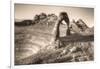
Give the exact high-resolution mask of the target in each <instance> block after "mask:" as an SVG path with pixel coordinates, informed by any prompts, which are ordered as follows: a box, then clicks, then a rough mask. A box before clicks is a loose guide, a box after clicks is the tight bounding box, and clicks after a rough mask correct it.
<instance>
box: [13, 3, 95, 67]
mask: <svg viewBox="0 0 100 69" xmlns="http://www.w3.org/2000/svg"><path fill="white" fill-rule="evenodd" d="M93 60H94V8H92V7H74V6H58V5H57V6H56V5H38V4H23V3H15V4H14V64H15V65H34V64H51V63H73V62H87V61H93Z"/></svg>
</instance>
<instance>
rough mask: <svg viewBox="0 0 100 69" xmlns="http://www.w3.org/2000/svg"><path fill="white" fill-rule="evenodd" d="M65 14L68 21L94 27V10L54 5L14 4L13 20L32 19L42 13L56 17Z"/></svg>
mask: <svg viewBox="0 0 100 69" xmlns="http://www.w3.org/2000/svg"><path fill="white" fill-rule="evenodd" d="M63 11H64V12H67V13H68V16H69V19H70V21H72V20H73V19H75V21H77V20H78V19H82V20H83V21H84V22H85V23H86V24H87V25H88V26H89V27H92V26H94V8H88V7H71V6H54V5H36V4H35V5H34V4H18V3H17V4H15V5H14V15H15V17H14V18H15V19H20V20H23V19H33V18H34V16H35V15H36V14H40V13H42V12H44V13H46V14H51V13H54V14H56V15H57V16H58V15H59V13H60V12H63Z"/></svg>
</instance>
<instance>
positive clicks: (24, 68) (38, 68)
mask: <svg viewBox="0 0 100 69" xmlns="http://www.w3.org/2000/svg"><path fill="white" fill-rule="evenodd" d="M14 3H25V4H37V5H39V4H40V5H55V6H72V7H89V8H94V10H95V7H96V6H95V5H86V4H79V3H78V4H72V3H48V2H46V3H44V2H33V1H30V0H29V1H23V0H22V1H20V0H16V1H11V69H31V68H36V69H41V68H44V69H45V68H49V69H52V68H58V69H63V68H66V66H67V68H73V69H74V68H75V67H77V68H79V69H80V66H82V67H84V66H87V67H88V66H91V65H93V64H94V63H95V61H88V62H75V63H74V62H72V63H59V64H58V63H55V64H39V65H19V66H15V65H14ZM94 18H95V17H94ZM94 21H95V20H94Z"/></svg>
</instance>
